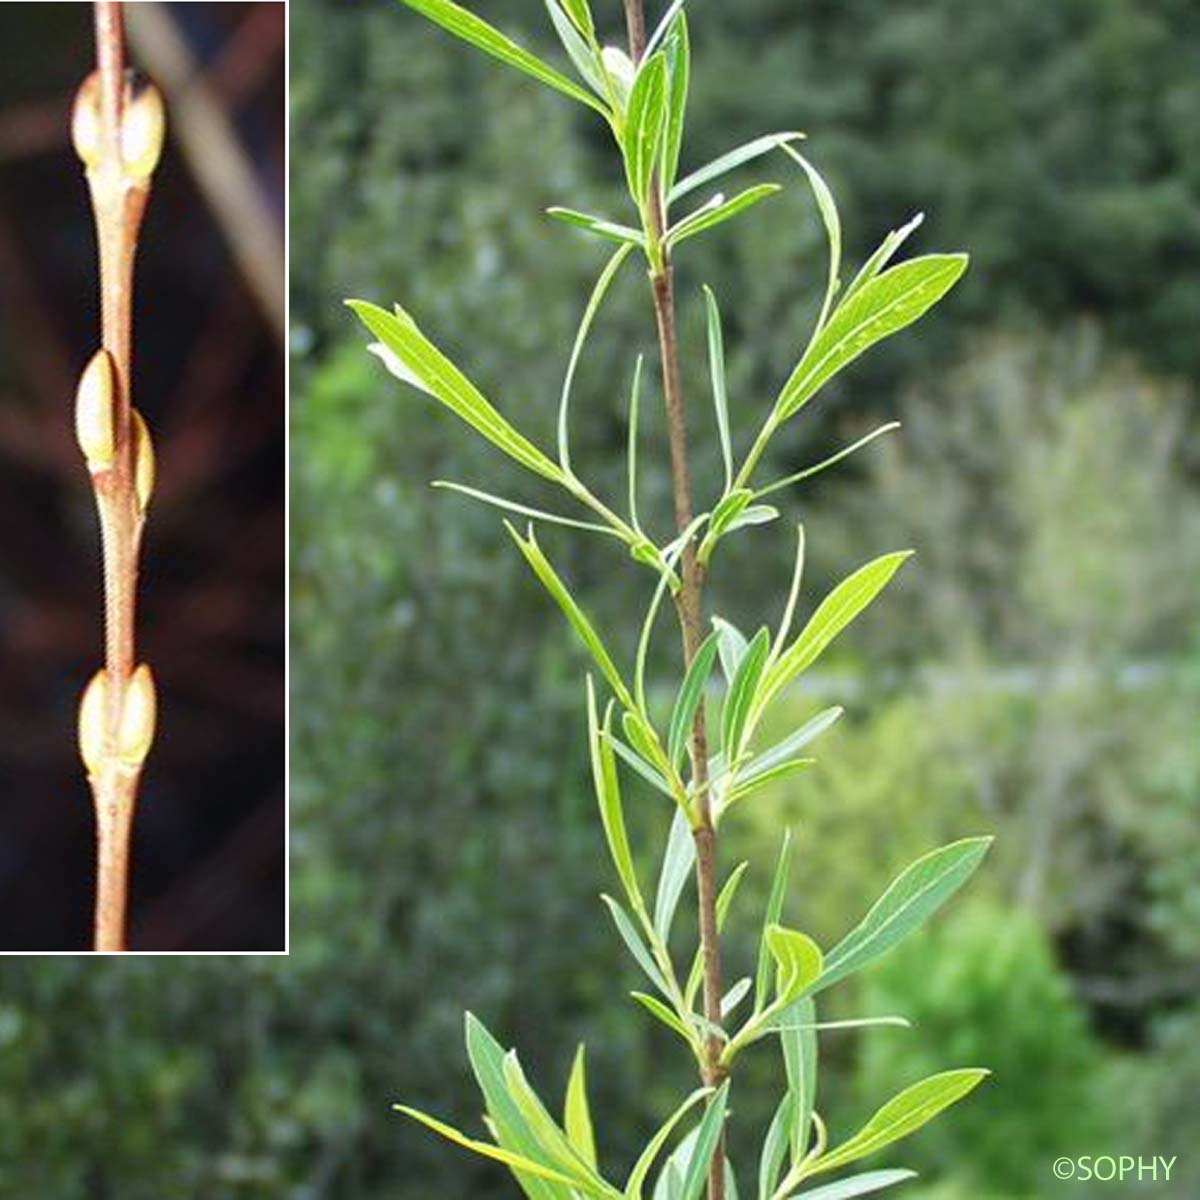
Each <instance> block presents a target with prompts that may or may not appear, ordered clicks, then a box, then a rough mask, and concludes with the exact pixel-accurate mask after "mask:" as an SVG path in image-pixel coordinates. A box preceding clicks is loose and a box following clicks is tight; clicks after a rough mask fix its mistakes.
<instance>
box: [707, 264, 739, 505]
mask: <svg viewBox="0 0 1200 1200" xmlns="http://www.w3.org/2000/svg"><path fill="white" fill-rule="evenodd" d="M704 311H705V315H706V317H707V319H708V371H709V376H710V378H711V379H712V392H713V409H714V410H715V412H716V415H717V436H718V437H719V438H720V441H721V461H722V463H723V464H724V466H725V491H726V492H727V493H728V491H729V488H730V484H731V482H732V480H733V444H732V441H731V440H730V436H729V395H728V390H727V388H726V383H725V339H724V336H723V334H722V332H721V311H720V309H719V308H718V307H717V298H716V296H715V295H714V294H713V290H712V288H710V287H709V286H708V285H707V284H705V285H704ZM719 507H720V506H719V505H718V510H719ZM716 515H717V514H716V512H714V513H713V521H714V523H715V521H716Z"/></svg>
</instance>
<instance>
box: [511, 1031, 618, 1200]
mask: <svg viewBox="0 0 1200 1200" xmlns="http://www.w3.org/2000/svg"><path fill="white" fill-rule="evenodd" d="M502 1070H503V1077H504V1083H505V1086H506V1087H507V1088H508V1094H509V1096H510V1097H511V1098H512V1100H513V1103H514V1104H515V1105H516V1106H517V1109H518V1110H519V1111H520V1113H521V1115H522V1116H523V1117H524V1118H525V1121H526V1123H527V1124H528V1126H529V1128H530V1130H532V1132H533V1135H534V1137H536V1138H537V1140H538V1144H539V1145H540V1146H541V1147H542V1150H543V1151H544V1152H545V1154H546V1155H547V1157H548V1158H549V1159H550V1161H551V1162H553V1163H554V1164H556V1165H557V1166H559V1167H561V1169H562V1170H563V1171H564V1172H565V1173H566V1174H568V1175H569V1176H570V1177H571V1179H572V1185H573V1186H574V1187H576V1188H578V1189H579V1190H580V1191H581V1192H586V1193H587V1194H588V1195H589V1196H599V1197H602V1198H603V1197H606V1196H607V1194H608V1188H607V1185H606V1184H605V1182H604V1180H603V1179H601V1178H600V1176H599V1175H597V1174H596V1172H595V1170H594V1169H593V1168H592V1167H590V1166H589V1165H588V1164H587V1163H586V1162H585V1161H584V1160H583V1158H582V1157H581V1156H580V1155H579V1153H578V1152H577V1151H576V1150H575V1148H574V1147H573V1146H572V1145H571V1143H570V1141H569V1140H568V1139H567V1135H566V1134H565V1133H564V1132H563V1131H562V1130H561V1129H560V1128H559V1127H558V1125H557V1123H556V1122H555V1120H554V1118H553V1117H552V1116H551V1115H550V1114H549V1112H547V1111H546V1106H545V1105H544V1104H543V1103H542V1101H541V1099H540V1098H539V1097H538V1094H537V1092H535V1091H534V1089H533V1087H532V1086H531V1085H530V1083H529V1080H528V1079H527V1078H526V1077H525V1072H524V1071H523V1070H522V1069H521V1064H520V1061H519V1060H518V1059H517V1055H516V1051H514V1050H510V1051H509V1052H508V1053H507V1054H506V1055H505V1056H504V1063H503V1067H502Z"/></svg>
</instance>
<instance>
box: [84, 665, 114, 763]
mask: <svg viewBox="0 0 1200 1200" xmlns="http://www.w3.org/2000/svg"><path fill="white" fill-rule="evenodd" d="M107 707H108V672H107V671H105V670H103V669H101V670H99V671H97V672H96V673H95V675H93V676H92V679H91V682H90V683H89V684H88V685H87V687H86V688H85V689H84V692H83V696H82V698H81V699H80V701H79V755H80V757H81V758H82V759H83V765H84V766H85V767H87V772H88V774H89V775H99V774H100V767H101V765H102V764H103V762H104V713H105V709H106V708H107Z"/></svg>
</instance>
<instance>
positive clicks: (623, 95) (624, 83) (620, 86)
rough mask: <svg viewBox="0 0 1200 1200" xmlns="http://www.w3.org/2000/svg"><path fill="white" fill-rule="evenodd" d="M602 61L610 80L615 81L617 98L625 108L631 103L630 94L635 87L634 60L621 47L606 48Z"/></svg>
mask: <svg viewBox="0 0 1200 1200" xmlns="http://www.w3.org/2000/svg"><path fill="white" fill-rule="evenodd" d="M600 61H601V62H602V63H603V64H604V70H605V71H606V72H607V74H608V77H609V79H611V80H612V81H613V84H614V86H615V87H616V89H617V97H618V98H619V99H620V101H621V106H622V107H624V106H625V105H626V104H627V103H628V101H629V92H630V89H631V88H632V87H633V79H634V76H635V75H636V74H637V72H636V71H635V70H634V66H633V60H632V59H631V58H630V57H629V55H628V54H626V53H625V51H624V50H622V49H621V47H620V46H605V47H604V49H603V50H601V51H600Z"/></svg>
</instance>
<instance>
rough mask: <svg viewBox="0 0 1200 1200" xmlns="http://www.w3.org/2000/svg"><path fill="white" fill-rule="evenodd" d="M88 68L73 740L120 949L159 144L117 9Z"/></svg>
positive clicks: (141, 683) (79, 128) (157, 109)
mask: <svg viewBox="0 0 1200 1200" xmlns="http://www.w3.org/2000/svg"><path fill="white" fill-rule="evenodd" d="M95 22H96V61H97V69H96V71H95V72H93V74H92V75H91V76H89V77H88V79H86V80H85V81H84V83H83V86H82V87H81V88H80V90H79V94H78V96H77V97H76V101H75V108H74V112H73V114H72V137H73V140H74V143H75V149H76V151H77V152H78V154H79V156H80V158H81V159H82V160H83V163H84V166H85V168H86V173H87V182H88V191H89V194H90V196H91V202H92V212H93V216H94V218H95V225H96V244H97V247H98V250H99V259H100V309H101V324H102V337H101V349H100V350H99V351H97V353H96V354H95V356H94V357H93V358H92V360H91V362H90V363H89V364H88V367H87V369H86V370H85V371H84V373H83V377H82V379H81V381H80V385H79V391H78V393H77V396H76V412H75V425H76V434H77V437H78V440H79V443H80V448H81V449H82V450H83V452H84V456H85V458H86V459H87V463H88V468H89V470H90V472H91V478H92V488H93V491H94V493H95V497H96V509H97V512H98V514H99V519H100V538H101V546H102V551H103V562H104V601H105V605H104V631H105V632H104V658H105V666H104V669H103V670H102V671H100V672H98V673H97V674H96V676H95V677H94V678H93V680H92V682H91V684H90V685H89V686H88V689H87V691H86V692H85V693H84V697H83V700H82V703H81V705H80V714H79V741H80V750H81V753H82V755H83V760H84V764H85V766H86V767H87V771H88V782H89V783H90V785H91V789H92V799H93V802H94V804H95V809H96V838H97V855H96V860H97V874H96V917H95V943H94V944H95V949H97V950H122V949H124V948H125V925H126V906H127V895H128V887H129V839H130V831H131V828H132V824H133V813H134V808H135V805H136V802H137V792H138V783H139V780H140V778H141V771H142V764H143V763H144V761H145V758H146V754H147V752H148V751H149V748H150V742H151V740H152V739H153V734H154V709H155V697H154V682H153V679H152V677H151V675H150V672H149V668H148V667H146V666H145V665H142V666H137V665H136V663H137V658H136V653H135V641H134V618H135V612H136V591H137V570H138V553H139V548H140V544H141V537H142V528H143V525H144V523H145V516H146V505H147V503H148V501H149V496H150V491H151V489H152V487H153V464H154V459H153V448H152V446H151V443H150V438H149V434H148V432H147V431H146V428H145V423H144V422H143V421H142V419H141V417H140V416H139V415H138V414H137V413H136V411H135V410H134V408H133V406H132V404H131V388H130V382H131V366H132V348H133V330H132V325H133V263H134V257H135V255H136V252H137V243H138V232H139V230H140V228H141V222H142V215H143V213H144V212H145V207H146V201H147V199H148V197H149V193H150V176H151V174H152V172H153V170H154V167H155V166H156V165H157V162H158V158H159V155H160V153H161V149H162V140H163V116H162V98H161V96H159V94H158V92H157V90H156V89H155V88H153V87H152V86H147V87H145V88H142V89H140V90H139V91H137V92H136V93H135V91H134V88H133V85H132V83H131V82H130V80H129V79H128V78H127V76H126V72H125V43H124V30H123V24H122V12H121V5H120V4H119V3H117V2H115V0H97V3H96V5H95Z"/></svg>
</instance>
